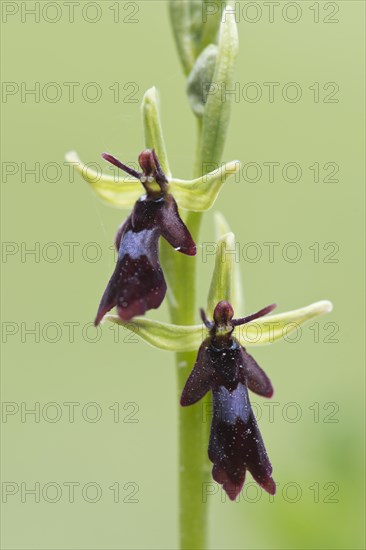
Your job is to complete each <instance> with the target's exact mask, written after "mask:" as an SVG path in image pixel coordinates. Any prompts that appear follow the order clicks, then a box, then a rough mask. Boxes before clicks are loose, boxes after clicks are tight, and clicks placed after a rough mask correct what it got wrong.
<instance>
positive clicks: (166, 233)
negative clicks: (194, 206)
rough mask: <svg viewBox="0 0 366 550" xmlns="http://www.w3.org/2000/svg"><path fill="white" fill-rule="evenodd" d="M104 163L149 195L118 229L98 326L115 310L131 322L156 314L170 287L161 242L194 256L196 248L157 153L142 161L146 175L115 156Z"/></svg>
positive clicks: (146, 154) (146, 153)
mask: <svg viewBox="0 0 366 550" xmlns="http://www.w3.org/2000/svg"><path fill="white" fill-rule="evenodd" d="M102 156H103V158H104V159H105V160H106V161H108V162H110V163H111V164H113V165H114V166H117V167H118V168H120V169H121V170H124V171H125V172H127V173H128V174H129V175H130V176H132V177H134V178H136V179H138V180H139V181H140V182H141V183H142V185H143V186H144V188H145V191H146V194H144V195H142V196H141V197H140V199H139V200H138V201H137V202H136V204H135V206H134V207H133V210H132V212H131V214H130V215H129V217H128V218H127V220H126V221H125V222H124V223H123V224H122V225H121V226H120V228H119V229H118V232H117V235H116V238H115V245H116V249H117V251H118V260H117V265H116V268H115V270H114V273H113V275H112V277H111V278H110V280H109V283H108V285H107V288H106V289H105V291H104V294H103V296H102V299H101V302H100V305H99V308H98V312H97V316H96V319H95V325H98V324H99V323H100V321H101V320H102V319H103V317H104V315H105V314H106V313H107V312H108V311H110V310H111V309H112V308H113V307H116V308H117V312H118V315H119V317H120V318H121V319H124V320H125V321H128V320H129V319H131V318H132V317H135V316H136V315H143V314H144V313H145V312H146V311H147V310H149V309H156V308H158V307H159V306H160V304H161V302H162V301H163V299H164V296H165V293H166V290H167V286H166V282H165V279H164V274H163V271H162V269H161V266H160V263H159V248H158V242H159V237H161V236H162V237H164V238H165V239H166V240H167V241H168V242H169V244H171V245H172V246H173V247H174V248H175V250H177V251H179V252H182V253H183V254H187V255H188V256H194V255H195V254H196V245H195V243H194V241H193V239H192V237H191V234H190V232H189V230H188V229H187V227H186V226H185V224H184V223H183V221H182V219H181V218H180V216H179V213H178V207H177V203H176V202H175V200H174V198H173V196H172V195H171V194H170V193H168V191H167V184H168V180H167V178H166V176H165V174H164V172H163V170H162V168H161V166H160V163H159V160H158V157H157V155H156V153H155V150H154V149H152V150H149V149H146V150H145V151H143V152H142V153H141V154H140V155H139V158H138V161H139V164H140V166H141V169H142V172H137V171H135V170H134V169H132V168H130V167H129V166H127V165H125V164H122V162H120V161H119V160H117V159H116V158H115V157H113V156H112V155H109V154H107V153H103V155H102Z"/></svg>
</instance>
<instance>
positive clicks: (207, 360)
mask: <svg viewBox="0 0 366 550" xmlns="http://www.w3.org/2000/svg"><path fill="white" fill-rule="evenodd" d="M275 307H276V306H275V305H274V304H273V305H270V306H268V307H266V308H264V309H262V310H261V311H258V312H257V313H254V314H253V315H249V316H247V317H244V318H242V319H233V316H234V311H233V308H232V307H231V305H230V304H229V303H228V302H227V301H224V300H223V301H221V302H219V303H218V304H217V305H216V307H215V310H214V315H213V316H214V322H211V321H209V320H208V319H207V317H206V314H205V313H204V311H203V310H201V317H202V321H203V323H204V324H205V326H206V327H207V328H208V329H209V333H210V335H209V336H208V338H206V339H205V340H204V342H203V343H202V344H201V346H200V349H199V351H198V355H197V360H196V363H195V365H194V367H193V370H192V372H191V374H190V375H189V378H188V380H187V382H186V384H185V387H184V389H183V393H182V396H181V400H180V403H181V405H182V406H183V407H186V406H187V405H193V404H194V403H196V402H197V401H199V400H200V399H202V398H203V397H204V396H205V394H206V393H207V392H208V391H209V390H211V391H212V397H213V399H212V402H213V417H212V424H211V434H210V442H209V447H208V456H209V458H210V460H211V462H212V463H213V469H212V476H213V478H214V480H215V481H217V482H218V483H220V484H221V485H222V486H223V488H224V490H225V491H226V493H227V494H228V496H229V498H230V499H231V500H235V498H236V497H237V496H238V494H239V493H240V491H241V489H242V487H243V484H244V480H245V474H246V471H247V470H249V472H250V473H251V474H252V476H253V478H254V479H255V480H256V482H257V483H259V485H260V486H261V487H263V488H264V489H265V490H266V491H267V492H268V493H270V494H271V495H273V494H275V492H276V484H275V482H274V481H273V479H272V475H271V474H272V466H271V463H270V461H269V458H268V455H267V452H266V449H265V447H264V443H263V439H262V436H261V434H260V431H259V428H258V425H257V422H256V419H255V416H254V413H253V411H252V407H251V405H250V401H249V396H248V388H249V389H250V390H251V391H253V392H255V393H257V394H258V395H262V396H263V397H271V396H272V395H273V388H272V384H271V382H270V380H269V378H268V377H267V375H266V374H265V373H264V371H263V370H262V369H261V368H260V367H259V365H257V363H256V361H255V360H254V359H253V357H251V355H249V354H248V353H247V352H246V350H245V348H243V347H242V346H241V345H240V343H239V342H238V340H236V338H235V337H234V336H233V331H234V328H235V327H236V326H238V325H243V324H246V323H249V322H250V321H253V320H255V319H258V318H260V317H263V316H264V315H266V314H267V313H270V312H271V311H272V310H273V309H274V308H275Z"/></svg>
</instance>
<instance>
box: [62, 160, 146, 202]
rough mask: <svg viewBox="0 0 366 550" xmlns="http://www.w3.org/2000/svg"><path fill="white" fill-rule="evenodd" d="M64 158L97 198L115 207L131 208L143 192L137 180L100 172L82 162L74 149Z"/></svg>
mask: <svg viewBox="0 0 366 550" xmlns="http://www.w3.org/2000/svg"><path fill="white" fill-rule="evenodd" d="M66 160H67V162H69V163H70V164H72V165H73V166H74V167H75V169H76V170H77V171H78V172H79V174H80V175H81V176H82V177H83V178H84V180H85V181H86V182H87V183H89V185H90V186H91V188H92V189H93V190H94V191H95V192H96V194H97V195H98V197H99V198H101V199H102V200H103V201H104V202H106V203H108V204H109V205H111V206H114V207H115V208H132V207H133V205H134V204H135V202H136V201H137V200H138V198H139V197H141V195H142V194H143V188H142V187H141V183H140V182H139V181H137V180H135V181H133V180H131V179H128V178H120V177H117V176H107V175H106V174H102V173H100V172H98V171H97V170H94V169H93V168H91V167H89V166H88V165H87V164H85V163H84V162H82V161H81V160H80V158H79V156H78V154H77V153H76V152H75V151H70V152H69V153H67V154H66ZM93 164H94V163H93Z"/></svg>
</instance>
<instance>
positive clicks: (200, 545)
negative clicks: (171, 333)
mask: <svg viewBox="0 0 366 550" xmlns="http://www.w3.org/2000/svg"><path fill="white" fill-rule="evenodd" d="M197 141H198V143H197V157H196V163H195V167H194V171H195V174H194V175H195V177H198V176H200V175H201V173H202V164H201V162H200V151H201V124H200V122H199V123H198V140H197ZM185 221H186V224H187V226H188V227H189V229H190V232H191V234H192V237H193V239H194V240H195V242H196V243H198V242H199V241H198V237H199V231H200V227H201V221H202V214H200V213H197V212H188V214H187V216H186V220H185ZM198 250H199V249H198ZM196 258H197V257H196ZM196 258H187V257H186V256H183V255H176V256H175V262H174V264H175V265H174V281H172V283H173V293H174V298H175V307H174V306H172V307H171V310H170V311H171V319H172V322H173V323H176V324H183V325H185V324H187V325H189V324H194V322H195V321H196V314H197V312H196V311H195V309H196V264H197V261H196ZM182 281H184V284H181V283H182ZM196 355H197V353H196V352H193V353H192V352H189V353H188V352H187V353H177V354H176V365H177V379H178V394H179V397H180V395H181V393H182V390H183V387H184V385H185V383H186V381H187V378H188V376H189V374H190V372H191V370H192V368H193V365H194V362H195V360H196ZM178 414H179V526H180V528H179V532H180V548H181V550H204V549H205V548H207V504H206V503H204V502H203V499H202V491H203V487H204V485H203V484H204V482H205V481H206V479H207V476H208V471H209V466H208V459H207V431H206V429H205V428H206V426H205V424H204V423H203V415H202V402H201V403H197V404H196V405H193V406H191V407H184V408H183V407H180V408H179V413H178Z"/></svg>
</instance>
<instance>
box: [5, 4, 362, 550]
mask: <svg viewBox="0 0 366 550" xmlns="http://www.w3.org/2000/svg"><path fill="white" fill-rule="evenodd" d="M38 4H39V7H38V8H37V7H36V9H39V10H40V12H39V20H36V19H37V17H38V16H37V15H32V14H29V13H27V11H26V8H29V9H34V5H35V3H34V2H23V3H20V2H2V5H1V7H2V10H3V23H2V31H3V39H2V40H3V52H2V80H3V99H2V102H3V103H2V129H3V134H4V136H5V137H6V139H5V141H4V142H3V145H2V161H3V165H2V166H3V182H2V188H1V189H2V198H3V201H2V217H1V224H2V239H3V255H2V262H3V263H2V268H3V274H4V275H3V288H2V330H3V336H2V338H3V340H2V341H3V344H2V359H3V361H2V400H3V417H2V424H1V428H2V443H3V445H2V493H3V504H2V526H3V529H2V547H3V548H4V549H9V550H10V549H27V550H28V549H49V550H53V549H74V550H79V549H80V550H81V549H98V550H99V549H103V550H104V549H149V550H150V549H158V548H159V549H160V548H167V549H168V548H169V549H170V548H176V546H177V540H178V537H177V527H178V525H177V471H176V470H177V392H176V382H175V372H174V367H173V360H174V357H173V356H172V355H170V354H168V353H164V352H160V351H158V350H155V349H153V348H150V347H148V346H147V345H146V344H144V343H142V342H136V338H135V337H131V336H130V335H129V333H128V332H127V331H123V330H121V331H120V332H116V331H115V329H112V327H108V326H103V328H102V331H101V333H97V332H96V330H95V329H94V328H92V326H91V324H90V323H91V322H92V321H93V318H94V315H95V312H96V308H97V305H98V302H99V299H100V296H101V293H102V291H103V289H104V287H105V284H106V282H107V280H108V278H109V275H110V274H111V272H112V269H113V266H114V257H113V253H112V251H111V248H110V247H111V244H112V242H113V237H114V233H115V230H116V227H117V225H118V224H119V223H120V222H121V220H122V219H123V218H124V217H125V216H126V214H127V213H126V212H120V211H118V210H114V209H111V208H109V207H107V206H105V205H103V204H101V203H100V202H99V201H98V200H97V199H96V197H95V196H94V195H93V194H92V193H91V191H90V190H89V189H88V188H87V186H86V184H85V183H84V182H83V181H82V180H81V179H80V178H79V177H78V176H77V175H75V179H73V178H72V177H70V175H69V171H68V168H67V166H66V165H64V164H63V162H64V160H63V158H64V154H65V152H66V151H68V150H70V149H76V150H77V151H78V153H79V154H80V156H81V158H83V160H85V161H89V162H97V163H99V164H100V165H101V164H102V163H101V162H100V153H101V152H102V151H109V152H112V153H114V154H116V155H117V156H119V158H121V159H122V160H124V161H125V162H131V161H135V160H136V159H137V155H138V153H139V152H140V151H141V150H142V149H143V147H144V143H143V134H142V126H141V123H140V113H139V101H140V100H141V98H142V96H143V93H144V91H145V90H146V89H147V88H148V87H150V86H152V85H156V86H157V87H158V89H159V91H160V95H161V107H162V118H163V125H164V130H165V137H166V141H167V147H168V153H169V156H170V163H171V166H172V168H173V171H174V173H175V174H176V175H177V176H178V177H181V178H184V177H190V176H191V166H192V163H193V156H194V146H195V121H194V118H193V115H191V113H190V108H189V106H188V104H187V101H186V97H185V90H184V77H183V74H182V71H181V68H180V66H179V62H178V57H177V54H176V51H175V46H174V42H173V37H172V33H171V29H170V25H169V18H168V5H167V2H155V1H149V2H140V1H139V2H109V1H103V2H83V3H82V4H80V5H75V11H74V16H73V17H74V21H73V22H72V19H71V14H70V9H71V8H69V7H67V5H66V3H64V2H58V3H57V4H56V3H54V2H40V3H38ZM55 4H56V7H55ZM248 4H251V6H249V5H248ZM288 4H289V3H288V2H287V3H286V2H280V3H279V6H277V7H276V8H275V12H274V19H273V22H270V18H269V11H268V10H269V8H268V6H267V7H266V6H265V3H259V2H254V3H253V2H250V3H248V2H240V3H239V2H237V3H236V9H237V10H238V14H239V15H238V28H239V33H240V54H239V59H238V63H237V73H236V80H237V82H238V84H237V86H238V87H239V93H240V98H238V99H239V100H238V101H235V102H234V103H233V108H232V119H231V126H230V129H229V133H228V140H227V146H226V150H225V155H224V158H225V160H233V159H240V160H241V161H242V163H243V164H244V165H246V163H256V165H249V166H246V169H247V170H248V171H247V172H246V176H245V173H244V174H242V176H241V177H240V181H237V182H235V181H234V180H229V182H228V183H227V184H226V186H225V188H224V190H223V192H222V194H221V195H220V197H219V200H218V202H217V203H216V205H215V207H216V209H219V210H220V211H221V212H222V213H223V214H224V215H225V216H226V217H227V219H228V220H229V222H230V224H231V226H232V229H233V231H234V232H235V234H236V239H237V242H238V243H239V247H240V250H246V251H247V252H248V254H247V255H246V257H244V258H242V263H241V272H242V279H243V282H244V285H245V300H246V311H248V312H251V311H255V310H257V309H259V308H260V307H263V306H264V305H266V304H267V303H271V302H274V301H276V302H277V303H278V306H279V309H278V311H286V310H289V309H294V308H297V307H300V306H303V305H306V304H308V303H311V302H314V301H317V300H320V299H329V300H332V301H333V302H334V312H333V313H332V314H331V315H328V316H327V317H322V318H320V319H318V320H317V324H314V323H311V324H310V325H306V326H305V327H304V329H303V331H302V334H301V337H300V338H299V340H298V341H296V342H293V343H290V342H282V343H280V344H278V345H276V346H269V347H263V348H255V349H254V348H251V350H250V351H251V352H252V353H253V354H254V355H255V358H256V359H257V361H258V362H259V364H260V365H261V366H262V367H263V368H264V369H265V370H266V372H267V373H268V374H269V376H270V377H271V379H272V381H273V384H274V387H275V396H274V399H273V401H274V402H275V403H274V405H273V407H272V408H270V407H269V405H268V404H267V405H265V404H264V401H261V400H260V399H259V398H258V397H254V398H253V401H254V402H255V403H256V410H257V412H258V415H259V417H260V418H259V425H260V429H261V431H262V435H263V437H264V440H265V442H266V447H267V450H268V453H269V456H270V458H271V461H272V464H273V467H274V479H275V480H276V481H277V482H278V484H279V488H278V494H277V495H276V497H275V498H274V499H270V498H269V497H268V495H267V494H265V493H264V492H260V491H259V490H257V489H256V488H255V486H254V485H253V483H252V480H251V479H250V476H248V480H247V488H246V489H245V491H244V492H243V496H242V498H241V500H240V502H239V503H229V502H223V500H224V498H223V494H222V493H221V491H220V490H219V488H218V486H217V485H215V484H212V486H210V488H209V490H210V491H211V492H213V493H214V494H212V495H208V496H207V500H208V502H210V529H209V532H210V546H211V548H214V549H224V548H230V549H271V550H272V549H320V548H324V549H325V548H332V549H333V548H339V549H356V548H357V549H358V548H364V544H365V542H364V537H363V533H364V508H363V506H364V499H363V497H364V473H363V472H364V469H363V465H364V457H363V451H364V435H363V428H364V369H363V359H364V356H363V349H364V348H363V340H364V317H363V307H362V304H363V303H364V302H363V299H364V295H363V292H364V291H363V281H364V261H363V255H364V252H363V251H364V248H363V244H364V243H363V241H364V217H363V216H364V211H363V203H364V181H363V154H364V146H365V144H364V133H363V132H364V120H363V115H364V107H363V95H364V67H363V61H364V60H363V53H362V51H363V43H364V28H363V20H364V4H363V2H359V1H348V2H344V1H343V2H330V3H329V2H328V3H325V2H315V3H314V2H301V3H300V2H298V3H297V4H296V5H295V7H294V6H293V4H294V3H290V4H292V7H291V6H288ZM22 5H23V7H22ZM24 6H25V7H24ZM286 6H287V7H286ZM296 6H298V7H296ZM243 9H244V11H243ZM299 9H300V10H301V12H300V11H299ZM292 10H296V11H292ZM299 14H300V17H299V19H298V21H297V22H293V23H291V22H289V19H292V20H293V19H296V18H297V16H298V15H299ZM58 18H59V19H58ZM57 19H58V20H57ZM94 19H95V22H94V23H93V22H92V20H94ZM286 19H287V20H286ZM52 20H54V21H55V22H54V23H52V22H51V21H52ZM254 20H257V21H256V22H254ZM335 20H338V22H336V21H335ZM250 21H252V22H250ZM316 21H318V22H316ZM332 21H333V22H332ZM249 82H254V83H256V85H255V88H256V90H258V89H259V90H260V92H261V93H262V97H261V98H260V99H259V100H258V101H257V102H251V101H250V98H253V97H254V87H253V86H252V87H250V86H249V87H248V86H246V85H247V84H248V83H249ZM269 82H275V83H278V85H277V84H276V85H275V96H274V99H273V101H270V100H269V95H268V93H269V85H268V84H267V85H266V84H264V83H269ZM290 82H295V83H297V90H299V89H300V90H301V95H302V96H301V98H300V99H299V101H297V102H291V101H289V100H288V98H287V99H284V97H283V95H282V92H283V91H284V90H285V92H284V93H285V97H286V90H287V91H288V94H289V96H290V97H292V93H293V92H294V90H295V88H294V87H292V88H291V87H290V88H286V84H288V83H290ZM4 83H5V84H4ZM37 83H38V84H37ZM50 83H55V84H53V85H51V84H50ZM67 83H69V84H67ZM70 83H75V84H70ZM91 83H94V84H91ZM314 83H318V84H315V85H314ZM328 83H333V84H328ZM334 83H335V84H334ZM38 86H39V88H37V87H38ZM324 87H325V88H324ZM32 88H33V89H35V90H36V93H35V95H31V94H26V93H25V92H26V90H30V89H32ZM71 88H73V89H74V93H75V96H74V101H72V98H71V97H70V95H69V94H70V90H71ZM317 89H318V90H319V97H316V96H314V93H315V91H316V90H317ZM314 90H315V91H314ZM117 91H118V94H119V96H118V94H117ZM331 92H332V95H330V94H331ZM22 93H23V95H22ZM95 93H97V94H99V96H100V97H99V98H98V99H97V100H96V101H94V97H95ZM246 93H247V95H246ZM258 93H259V92H258ZM243 94H244V96H245V97H243ZM53 99H55V101H54V100H53ZM133 100H138V101H137V102H133ZM316 100H317V101H316ZM329 100H333V101H332V102H329ZM334 100H337V101H334ZM268 162H276V163H279V167H277V168H276V171H275V177H274V181H269V178H268V165H264V164H263V163H268ZM290 162H294V163H297V164H298V165H299V166H300V167H301V177H300V179H299V181H297V182H289V181H286V174H285V177H283V173H282V169H283V167H284V165H286V164H287V163H290ZM4 163H5V164H4ZM36 163H39V164H38V165H36ZM49 163H51V164H49ZM315 163H319V170H320V172H319V181H318V182H316V181H314V170H315V168H314V164H315ZM327 163H335V164H336V165H337V166H338V167H339V171H338V173H337V174H336V175H333V179H335V180H338V181H329V178H328V179H327V176H329V175H330V176H331V175H332V171H333V169H334V166H335V164H331V165H329V164H328V165H327ZM258 165H259V166H260V167H261V170H262V176H261V177H260V178H259V179H258V181H256V182H254V181H248V180H254V179H256V178H255V174H254V170H257V167H258ZM324 165H327V166H324ZM310 166H313V168H312V169H310V168H309V167H310ZM32 168H33V169H34V168H35V169H36V172H39V175H38V174H37V173H36V175H34V174H31V173H29V172H27V170H31V169H32ZM288 174H289V177H287V179H291V178H292V177H293V176H292V173H291V171H290V172H289V173H288ZM315 179H316V178H315ZM213 240H214V227H213V215H212V212H210V213H209V214H208V215H207V216H205V221H204V226H203V231H202V234H201V243H200V244H201V245H202V247H203V248H202V250H204V249H205V248H204V247H205V246H206V245H205V243H207V242H212V241H213ZM253 242H254V243H257V244H256V250H259V251H260V254H261V256H260V257H258V261H256V262H254V261H250V259H251V258H253V255H254V252H253V250H254V249H251V250H249V248H248V247H247V244H248V243H253ZM269 242H271V243H278V245H275V246H276V248H275V256H274V258H273V261H271V259H270V257H269V252H268V251H269V247H268V245H265V244H264V243H269ZM293 242H295V243H297V246H296V250H297V251H298V250H300V252H301V258H299V259H298V261H296V262H292V261H290V259H289V257H290V256H291V257H292V254H293V253H294V251H295V249H294V248H291V246H290V247H289V245H288V243H293ZM50 243H51V244H50ZM52 243H53V244H52ZM65 243H66V244H65ZM67 243H69V244H67ZM70 243H74V244H70ZM91 243H95V244H91ZM314 243H319V244H315V245H314ZM329 243H333V244H329ZM31 249H34V250H35V251H36V252H35V253H34V254H33V255H32V254H26V250H28V251H29V250H31ZM71 249H73V250H74V257H72V255H71V252H70V250H71ZM316 250H318V251H319V255H318V256H317V255H315V256H314V254H315V251H316ZM287 252H288V255H287V256H286V253H287ZM331 253H332V254H331ZM248 256H249V257H248ZM213 261H214V258H213V256H209V257H208V259H207V261H203V256H202V255H200V257H199V260H198V262H199V266H198V272H199V279H198V296H200V297H203V298H202V299H201V300H200V303H199V304H198V305H200V306H204V305H205V303H204V302H205V296H206V294H207V290H208V285H209V281H210V275H211V271H212V267H213ZM150 314H151V316H154V317H156V318H159V319H164V320H165V319H167V309H166V304H164V307H162V308H161V309H160V310H159V311H158V312H150ZM241 314H244V312H242V313H241ZM327 323H328V324H327ZM31 329H35V331H36V332H35V333H34V334H31V333H30V332H29V330H31ZM72 332H73V334H72ZM70 335H71V336H70ZM65 403H66V405H65ZM67 403H69V404H68V405H67ZM70 403H74V405H71V404H70ZM93 403H94V404H93ZM197 406H199V405H197ZM37 407H38V410H39V418H37V417H36V416H35V415H31V414H28V415H27V414H26V409H32V408H33V409H34V408H36V410H37ZM72 409H73V410H74V419H73V420H74V421H71V420H72V416H71V414H70V411H71V410H72ZM117 411H118V412H117ZM270 412H272V415H273V416H272V417H271V415H270ZM203 416H204V415H203ZM202 453H206V450H205V449H202ZM37 483H38V484H39V486H36V485H35V484H37ZM70 483H74V484H76V485H73V486H74V498H71V497H70V492H72V491H71V489H70V487H71V485H70ZM22 484H23V485H22ZM34 487H36V490H38V489H37V487H39V502H36V499H37V495H36V496H34V495H32V494H30V493H27V490H31V489H32V488H34ZM111 487H113V488H112V489H111ZM117 488H118V490H117ZM72 500H73V501H74V502H71V501H72ZM272 500H273V501H272ZM4 501H5V502H4ZM52 501H53V502H52ZM93 501H94V502H93ZM116 501H117V502H116Z"/></svg>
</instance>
